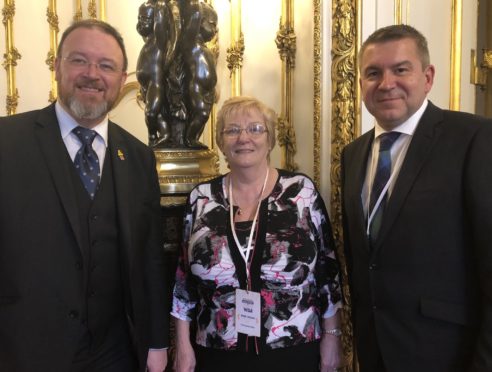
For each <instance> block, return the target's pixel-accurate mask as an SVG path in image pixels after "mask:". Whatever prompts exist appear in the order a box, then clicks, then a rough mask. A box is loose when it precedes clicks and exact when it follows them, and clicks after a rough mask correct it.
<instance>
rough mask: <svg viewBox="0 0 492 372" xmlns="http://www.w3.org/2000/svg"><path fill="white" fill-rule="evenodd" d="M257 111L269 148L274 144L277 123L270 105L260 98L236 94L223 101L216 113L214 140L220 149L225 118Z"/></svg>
mask: <svg viewBox="0 0 492 372" xmlns="http://www.w3.org/2000/svg"><path fill="white" fill-rule="evenodd" d="M255 110H256V111H258V112H259V113H260V115H262V116H263V119H264V121H265V123H264V124H265V126H266V128H267V131H268V132H267V136H268V144H269V148H270V150H272V149H273V147H274V146H275V137H276V135H275V124H276V123H277V114H276V113H275V111H274V110H272V109H271V108H270V107H268V106H267V105H265V104H264V103H263V102H261V101H260V100H258V99H256V98H254V97H248V96H237V97H232V98H229V99H228V100H226V101H225V102H224V104H223V105H222V107H221V109H220V110H219V112H218V113H217V125H216V131H215V141H216V142H217V145H218V146H219V148H220V149H221V150H222V148H223V145H224V137H223V133H222V131H223V130H224V127H225V124H226V120H227V119H229V118H230V117H231V116H234V115H236V114H245V113H250V112H251V111H255Z"/></svg>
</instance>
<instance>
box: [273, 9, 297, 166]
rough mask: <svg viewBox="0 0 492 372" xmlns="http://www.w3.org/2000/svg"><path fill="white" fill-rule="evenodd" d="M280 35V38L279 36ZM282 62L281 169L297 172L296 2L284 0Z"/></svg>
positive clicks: (281, 43)
mask: <svg viewBox="0 0 492 372" xmlns="http://www.w3.org/2000/svg"><path fill="white" fill-rule="evenodd" d="M279 35H280V36H279ZM275 42H276V43H277V47H278V49H279V55H280V59H281V60H282V87H281V89H282V90H281V95H282V107H281V110H280V114H279V116H280V117H279V119H278V129H279V131H278V132H279V133H278V140H279V145H280V148H281V150H282V160H281V168H284V169H287V170H290V171H295V170H297V169H298V166H297V164H296V163H295V160H294V159H295V154H296V152H297V145H296V133H295V129H294V124H293V121H294V115H293V111H294V108H293V93H294V88H293V85H294V66H295V52H296V36H295V33H294V0H282V16H281V17H280V28H279V31H278V32H277V39H276V40H275Z"/></svg>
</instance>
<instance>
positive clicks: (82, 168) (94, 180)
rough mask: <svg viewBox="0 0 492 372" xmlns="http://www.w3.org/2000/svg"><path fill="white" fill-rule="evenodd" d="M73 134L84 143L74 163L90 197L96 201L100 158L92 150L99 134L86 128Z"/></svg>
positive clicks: (76, 129) (78, 129)
mask: <svg viewBox="0 0 492 372" xmlns="http://www.w3.org/2000/svg"><path fill="white" fill-rule="evenodd" d="M72 132H73V133H74V134H75V135H76V136H77V137H78V138H79V140H80V142H82V146H81V147H80V149H79V151H77V154H76V155H75V159H74V161H73V163H74V164H75V168H76V169H77V171H78V172H79V176H80V179H81V180H82V183H83V184H84V187H85V189H86V190H87V192H88V193H89V196H90V197H91V199H94V195H95V194H96V190H97V186H98V185H99V178H100V171H99V169H100V168H99V158H98V157H97V154H96V152H95V151H94V149H93V148H92V142H93V141H94V138H96V136H97V132H96V131H94V130H91V129H87V128H84V127H76V128H74V129H73V130H72Z"/></svg>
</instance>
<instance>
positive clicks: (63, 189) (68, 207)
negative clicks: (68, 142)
mask: <svg viewBox="0 0 492 372" xmlns="http://www.w3.org/2000/svg"><path fill="white" fill-rule="evenodd" d="M35 135H36V137H37V140H38V143H39V146H40V148H41V152H42V153H43V156H44V158H45V161H46V166H47V168H48V170H49V172H50V174H51V177H52V178H53V183H54V185H55V188H56V190H57V192H58V195H59V197H60V201H61V204H62V205H63V208H64V210H65V213H66V215H67V218H68V221H69V222H70V225H71V227H72V231H73V233H74V235H75V239H76V240H77V243H78V245H79V248H80V250H81V251H83V250H82V240H81V231H80V216H79V212H78V208H77V202H76V198H74V195H75V189H74V185H73V183H72V177H71V175H70V172H71V169H70V168H69V167H70V163H69V162H67V161H64V157H65V156H67V155H68V153H67V149H66V147H65V144H64V143H63V139H62V138H61V134H60V127H59V125H58V119H57V117H56V113H55V106H54V104H53V105H50V106H48V107H47V108H45V109H43V110H41V111H40V115H39V117H38V120H37V122H36V127H35ZM82 253H84V252H82Z"/></svg>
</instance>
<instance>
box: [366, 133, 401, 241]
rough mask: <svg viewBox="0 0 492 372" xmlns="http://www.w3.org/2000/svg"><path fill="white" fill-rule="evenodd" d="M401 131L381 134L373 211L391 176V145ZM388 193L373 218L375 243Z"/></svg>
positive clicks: (372, 203)
mask: <svg viewBox="0 0 492 372" xmlns="http://www.w3.org/2000/svg"><path fill="white" fill-rule="evenodd" d="M400 134H401V133H399V132H389V133H383V134H381V135H380V136H379V155H378V162H377V166H376V173H375V175H374V181H373V183H372V189H371V199H370V201H369V211H368V213H369V214H370V213H372V210H373V209H374V206H375V204H376V201H377V200H378V199H379V196H380V195H381V192H382V191H383V189H384V187H385V186H386V184H387V183H388V181H389V179H390V176H391V147H392V146H393V144H394V143H395V141H396V140H397V139H398V137H399V136H400ZM387 195H388V193H387V192H386V193H385V195H384V196H383V198H382V199H381V203H380V204H379V206H378V209H377V210H376V212H375V214H374V217H373V218H372V221H371V225H370V226H369V237H370V241H371V243H374V242H375V241H376V239H377V237H378V234H379V229H380V228H381V223H382V221H383V213H384V208H385V207H386V201H387V199H388V197H387Z"/></svg>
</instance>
